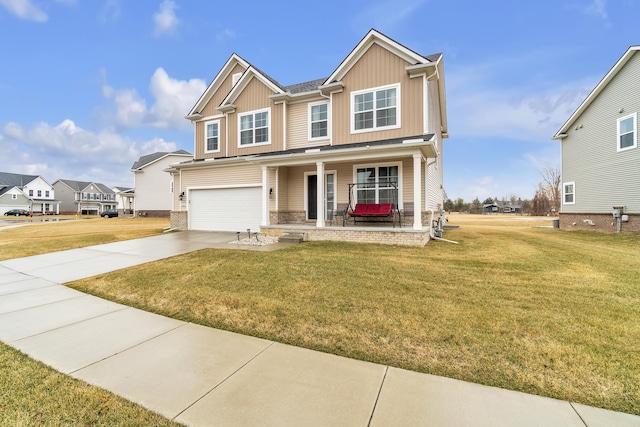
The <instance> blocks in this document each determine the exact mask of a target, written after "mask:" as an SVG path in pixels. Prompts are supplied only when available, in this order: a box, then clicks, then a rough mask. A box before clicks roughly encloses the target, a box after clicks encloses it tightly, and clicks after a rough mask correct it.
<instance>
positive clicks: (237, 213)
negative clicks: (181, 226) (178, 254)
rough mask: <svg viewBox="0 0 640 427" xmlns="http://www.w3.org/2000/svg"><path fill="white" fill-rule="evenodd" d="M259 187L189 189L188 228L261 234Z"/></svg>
mask: <svg viewBox="0 0 640 427" xmlns="http://www.w3.org/2000/svg"><path fill="white" fill-rule="evenodd" d="M261 196H262V188H261V187H243V188H219V189H212V190H191V191H190V193H189V222H190V224H189V228H190V229H191V230H212V231H213V230H215V231H242V232H244V231H246V230H247V228H250V229H251V230H252V231H260V223H261V222H262V202H261Z"/></svg>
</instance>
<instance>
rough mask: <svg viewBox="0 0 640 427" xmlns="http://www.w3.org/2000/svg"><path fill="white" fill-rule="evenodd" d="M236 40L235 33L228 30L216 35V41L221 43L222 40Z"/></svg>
mask: <svg viewBox="0 0 640 427" xmlns="http://www.w3.org/2000/svg"><path fill="white" fill-rule="evenodd" d="M235 38H236V33H235V31H233V30H230V29H228V28H225V29H224V30H222V31H220V32H219V33H218V34H216V40H218V41H223V40H232V39H235Z"/></svg>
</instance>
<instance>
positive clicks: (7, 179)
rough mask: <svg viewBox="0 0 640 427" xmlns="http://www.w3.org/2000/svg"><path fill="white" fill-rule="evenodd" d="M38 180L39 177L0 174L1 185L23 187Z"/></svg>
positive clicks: (7, 173)
mask: <svg viewBox="0 0 640 427" xmlns="http://www.w3.org/2000/svg"><path fill="white" fill-rule="evenodd" d="M36 178H38V175H22V174H19V173H9V172H0V185H7V186H11V187H23V186H25V185H27V184H28V183H30V182H31V181H33V180H34V179H36Z"/></svg>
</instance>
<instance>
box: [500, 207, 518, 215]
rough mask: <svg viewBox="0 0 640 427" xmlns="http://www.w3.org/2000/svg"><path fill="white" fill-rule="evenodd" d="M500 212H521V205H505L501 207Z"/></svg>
mask: <svg viewBox="0 0 640 427" xmlns="http://www.w3.org/2000/svg"><path fill="white" fill-rule="evenodd" d="M502 212H504V213H513V214H521V213H522V206H520V205H507V206H505V207H503V208H502Z"/></svg>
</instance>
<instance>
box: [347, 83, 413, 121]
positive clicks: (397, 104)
mask: <svg viewBox="0 0 640 427" xmlns="http://www.w3.org/2000/svg"><path fill="white" fill-rule="evenodd" d="M393 88H395V89H396V124H395V125H392V126H382V127H377V126H376V119H377V118H376V117H375V114H374V117H373V127H372V128H369V129H358V130H356V121H355V97H356V95H360V94H363V93H368V92H374V93H375V92H376V91H379V90H383V89H393ZM400 94H401V90H400V83H395V84H392V85H387V86H378V87H374V88H369V89H363V90H357V91H353V92H351V95H350V96H351V98H350V102H351V106H350V108H351V111H350V113H351V119H350V120H351V133H352V134H357V133H365V132H378V131H382V130H389V129H399V128H400V127H401V123H402V121H401V115H400V110H401V108H400V107H401V105H402V100H401V97H400ZM373 102H374V111H376V109H375V102H376V100H375V96H374V100H373Z"/></svg>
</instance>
